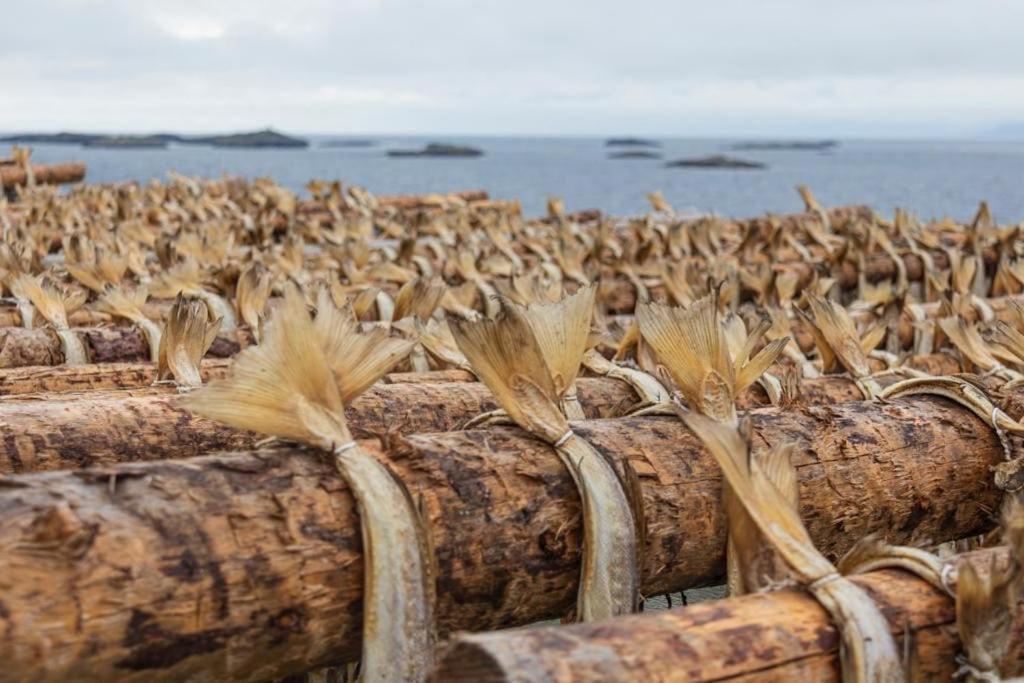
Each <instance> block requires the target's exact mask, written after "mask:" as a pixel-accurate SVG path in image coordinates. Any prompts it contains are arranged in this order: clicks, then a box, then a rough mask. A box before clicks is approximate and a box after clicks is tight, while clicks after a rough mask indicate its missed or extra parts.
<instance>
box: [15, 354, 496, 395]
mask: <svg viewBox="0 0 1024 683" xmlns="http://www.w3.org/2000/svg"><path fill="white" fill-rule="evenodd" d="M231 362H232V359H231V358H204V359H203V362H202V364H201V366H200V372H201V374H202V378H203V381H204V382H209V381H210V380H214V379H220V378H223V377H225V376H227V374H228V371H229V370H230V368H231ZM155 379H156V366H155V365H154V364H153V363H149V362H146V363H90V364H89V365H52V366H38V365H33V366H27V367H19V368H7V369H4V370H0V397H3V396H20V395H23V394H43V393H49V394H63V393H67V392H71V391H79V392H87V391H91V390H94V389H108V390H109V389H145V388H146V387H149V386H150V385H152V384H153V381H154V380H155ZM475 381H476V377H475V376H474V375H473V373H471V372H468V371H466V370H431V371H429V372H393V373H391V374H388V375H385V376H384V377H382V378H381V382H383V383H384V384H436V383H438V382H475ZM88 397H89V394H85V395H83V396H82V398H83V399H84V398H88ZM47 398H51V397H47V396H37V397H34V399H33V400H46V399H47Z"/></svg>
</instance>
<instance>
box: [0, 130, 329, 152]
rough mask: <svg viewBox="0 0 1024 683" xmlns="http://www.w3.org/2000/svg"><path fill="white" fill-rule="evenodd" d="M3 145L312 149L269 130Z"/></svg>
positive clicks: (23, 139) (71, 136)
mask: <svg viewBox="0 0 1024 683" xmlns="http://www.w3.org/2000/svg"><path fill="white" fill-rule="evenodd" d="M0 142H13V143H19V144H57V145H82V146H83V147H105V148H112V149H114V148H116V149H129V148H148V149H159V148H162V147H166V146H167V145H168V144H169V143H172V142H173V143H177V144H179V145H210V146H212V147H232V148H246V149H250V148H265V147H289V148H301V147H309V141H308V140H304V139H303V138H297V137H291V136H289V135H284V134H283V133H278V132H277V131H275V130H271V129H269V128H268V129H266V130H259V131H255V132H252V133H235V134H232V135H177V134H175V133H158V134H155V135H106V134H98V133H66V132H64V133H26V134H21V135H9V136H7V137H4V138H0Z"/></svg>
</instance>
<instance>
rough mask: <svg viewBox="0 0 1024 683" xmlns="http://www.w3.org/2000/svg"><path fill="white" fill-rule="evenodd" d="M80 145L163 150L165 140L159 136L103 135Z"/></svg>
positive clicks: (103, 147)
mask: <svg viewBox="0 0 1024 683" xmlns="http://www.w3.org/2000/svg"><path fill="white" fill-rule="evenodd" d="M81 144H82V146H83V147H96V148H100V149H164V148H166V147H167V140H166V139H165V138H164V137H163V136H159V135H105V136H102V137H96V138H90V139H88V140H85V141H84V142H82V143H81Z"/></svg>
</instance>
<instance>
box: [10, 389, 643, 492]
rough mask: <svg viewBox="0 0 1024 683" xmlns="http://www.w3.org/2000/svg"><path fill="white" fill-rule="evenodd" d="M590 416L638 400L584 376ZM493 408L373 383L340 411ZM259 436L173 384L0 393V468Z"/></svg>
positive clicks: (364, 423) (449, 415) (412, 429)
mask: <svg viewBox="0 0 1024 683" xmlns="http://www.w3.org/2000/svg"><path fill="white" fill-rule="evenodd" d="M579 395H580V401H581V403H582V404H583V405H584V409H585V412H586V413H587V416H588V417H590V418H599V417H610V416H614V415H619V414H622V412H623V410H624V409H625V408H628V407H629V406H630V405H632V404H634V403H636V401H637V397H636V395H635V394H634V393H633V390H632V389H631V388H630V387H629V386H628V385H627V384H625V383H623V382H619V381H617V380H583V381H581V382H580V386H579ZM497 407H498V405H497V403H495V401H494V398H493V396H492V395H491V393H490V391H488V389H487V387H486V386H484V385H483V384H481V383H479V382H440V383H438V382H435V383H427V382H423V383H403V384H378V385H377V386H375V387H373V388H371V389H370V390H369V391H367V392H366V393H364V394H363V395H362V396H360V397H359V398H357V399H356V400H355V401H354V402H353V403H352V405H351V406H349V408H348V410H347V411H346V414H347V417H348V424H349V428H350V429H351V430H352V433H353V435H354V436H355V437H356V438H370V437H374V436H378V435H380V436H384V435H387V434H413V433H417V432H444V431H448V430H452V429H459V428H460V427H462V426H463V425H464V424H465V423H466V422H467V421H468V420H470V419H471V418H473V417H476V416H477V415H479V414H481V413H484V412H487V411H490V410H494V409H495V408H497ZM262 438H264V437H261V436H258V435H255V434H252V433H248V432H242V431H238V430H235V429H231V428H228V427H224V426H223V425H220V424H218V423H216V422H212V421H210V420H207V419H205V418H202V417H198V416H196V415H194V414H192V413H191V412H190V411H188V410H187V409H185V408H184V407H183V406H181V404H180V399H179V396H178V394H177V392H176V390H175V389H174V388H173V387H153V388H146V389H137V390H128V391H102V390H101V391H91V392H87V393H66V394H51V395H42V396H40V395H31V396H24V397H21V396H14V397H8V398H5V399H3V400H0V472H39V471H43V470H53V469H66V468H78V467H90V466H94V465H103V464H112V463H123V462H132V461H136V460H158V459H164V458H186V457H193V456H196V455H203V454H205V453H210V452H213V451H218V450H229V449H237V448H252V447H254V446H255V444H256V443H257V442H258V441H259V440H260V439H262Z"/></svg>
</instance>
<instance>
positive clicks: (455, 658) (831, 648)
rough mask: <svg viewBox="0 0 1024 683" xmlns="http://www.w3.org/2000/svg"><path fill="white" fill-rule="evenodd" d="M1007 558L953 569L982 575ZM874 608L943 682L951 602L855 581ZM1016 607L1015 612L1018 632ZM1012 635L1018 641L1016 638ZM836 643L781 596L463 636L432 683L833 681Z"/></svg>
mask: <svg viewBox="0 0 1024 683" xmlns="http://www.w3.org/2000/svg"><path fill="white" fill-rule="evenodd" d="M1007 557H1008V556H1007V553H1006V552H1005V549H1004V548H1000V549H993V550H986V551H979V552H975V553H970V554H967V555H962V556H960V557H958V558H956V562H957V563H962V562H969V563H970V564H971V565H972V566H973V567H974V568H975V569H977V570H978V572H979V573H981V574H987V573H988V571H989V569H990V567H991V565H990V562H992V561H993V559H995V560H996V562H997V563H998V564H997V566H1000V565H1002V566H1005V562H1006V559H1007ZM853 581H854V583H857V584H859V585H860V586H861V587H863V588H864V589H865V590H866V591H867V592H868V594H869V595H870V596H871V597H872V598H873V599H874V600H875V601H876V602H877V603H878V605H879V606H880V607H881V610H882V613H883V614H884V615H885V617H886V619H887V621H888V622H889V624H890V627H891V630H892V633H893V634H894V635H895V636H896V637H897V642H898V643H900V644H902V641H903V640H904V638H905V634H906V632H907V630H908V629H909V631H910V632H911V633H912V634H913V637H912V638H911V640H910V643H908V644H907V645H908V646H909V660H910V662H912V669H911V670H912V672H913V675H914V680H951V679H952V676H953V674H954V672H955V671H956V670H957V668H958V666H959V665H958V664H957V663H956V656H957V654H958V653H959V652H960V640H959V638H958V636H957V631H956V611H955V608H954V604H953V599H952V598H950V597H949V596H948V595H947V594H945V593H943V592H941V591H939V590H936V589H935V588H933V587H932V586H930V585H929V584H928V583H926V582H925V581H923V580H921V579H920V578H918V577H916V576H915V575H913V574H910V573H909V572H904V571H900V570H895V569H889V570H884V571H878V572H872V573H870V574H866V575H863V576H856V577H854V578H853ZM1022 617H1024V605H1020V606H1018V617H1017V622H1018V624H1019V623H1020V622H1021V621H1022ZM1018 635H1019V631H1018ZM1022 659H1024V639H1021V638H1020V637H1018V638H1015V639H1014V640H1013V646H1012V647H1011V652H1010V654H1009V656H1008V657H1007V664H1008V668H1007V669H1006V670H1004V673H1005V674H1008V675H1011V674H1020V673H1021V672H1022V671H1024V669H1022V667H1021V666H1020V663H1021V660H1022ZM839 673H840V672H839V633H838V631H837V630H836V628H835V626H834V624H833V623H832V621H831V620H830V618H829V615H828V613H827V612H826V611H825V610H824V609H822V607H821V606H820V605H819V603H818V602H817V601H816V600H815V599H814V598H813V597H811V596H810V595H809V594H808V593H806V592H804V591H799V590H780V591H773V592H770V593H761V594H754V595H746V596H742V597H738V598H731V599H726V600H718V601H715V602H706V603H701V604H697V605H693V606H691V607H687V608H683V609H675V610H668V611H663V612H656V613H653V614H646V615H640V616H631V617H624V618H619V619H615V620H611V621H604V622H600V623H595V624H578V625H572V626H567V627H562V628H552V627H542V628H531V629H522V630H516V631H508V632H504V633H489V634H481V635H469V636H464V637H461V638H459V639H458V640H457V641H455V642H453V643H452V644H451V646H450V647H449V648H448V649H447V651H446V652H445V655H444V656H443V657H442V659H441V661H440V662H439V663H438V667H437V669H436V671H435V676H434V680H436V681H474V682H479V683H498V682H499V681H535V682H537V683H540V682H542V681H543V682H549V683H568V682H569V681H609V682H611V681H627V680H629V681H650V682H652V683H653V682H658V683H669V682H675V681H679V682H682V681H711V680H716V681H717V680H724V679H728V680H744V681H745V680H749V681H754V680H757V681H764V680H771V681H818V682H820V683H826V682H831V681H836V682H837V683H838V681H839V680H840V675H839Z"/></svg>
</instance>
